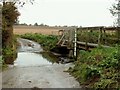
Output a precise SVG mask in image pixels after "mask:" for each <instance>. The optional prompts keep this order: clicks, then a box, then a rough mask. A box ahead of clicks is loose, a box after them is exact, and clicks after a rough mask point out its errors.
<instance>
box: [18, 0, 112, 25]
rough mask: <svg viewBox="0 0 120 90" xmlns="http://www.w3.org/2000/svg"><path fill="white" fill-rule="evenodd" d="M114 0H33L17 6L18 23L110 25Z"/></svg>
mask: <svg viewBox="0 0 120 90" xmlns="http://www.w3.org/2000/svg"><path fill="white" fill-rule="evenodd" d="M113 1H114V0H35V2H34V4H33V5H31V4H26V5H25V6H24V7H23V8H19V11H20V13H21V16H20V17H19V21H20V23H27V24H30V23H31V24H34V23H36V22H37V23H38V24H41V23H44V24H47V25H52V26H53V25H68V26H71V25H75V26H111V25H113V21H114V18H113V17H112V15H111V14H110V11H109V8H110V6H111V5H112V3H113Z"/></svg>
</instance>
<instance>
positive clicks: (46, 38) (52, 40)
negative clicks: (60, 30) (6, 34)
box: [20, 33, 58, 51]
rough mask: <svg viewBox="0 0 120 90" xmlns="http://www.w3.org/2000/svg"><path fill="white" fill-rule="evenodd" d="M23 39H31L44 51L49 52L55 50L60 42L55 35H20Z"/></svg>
mask: <svg viewBox="0 0 120 90" xmlns="http://www.w3.org/2000/svg"><path fill="white" fill-rule="evenodd" d="M20 37H21V38H25V39H30V40H33V41H35V42H38V43H39V44H40V45H41V46H42V47H43V49H44V50H46V51H49V50H50V49H52V48H54V47H55V45H56V43H57V42H58V38H57V36H54V35H42V34H37V33H36V34H30V33H29V34H24V35H20Z"/></svg>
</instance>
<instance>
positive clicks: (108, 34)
mask: <svg viewBox="0 0 120 90" xmlns="http://www.w3.org/2000/svg"><path fill="white" fill-rule="evenodd" d="M117 31H120V27H119V28H118V27H103V26H100V27H80V28H70V29H68V30H59V32H60V33H62V34H60V38H59V41H58V43H57V46H60V47H67V49H69V56H70V57H76V56H77V50H78V49H84V50H91V49H93V48H96V47H99V46H103V47H106V48H109V47H110V46H112V45H115V44H117V42H118V41H119V40H118V37H117V36H118V35H117Z"/></svg>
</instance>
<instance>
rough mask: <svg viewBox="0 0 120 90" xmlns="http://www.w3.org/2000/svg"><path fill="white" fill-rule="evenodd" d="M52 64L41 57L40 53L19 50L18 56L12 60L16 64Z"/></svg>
mask: <svg viewBox="0 0 120 90" xmlns="http://www.w3.org/2000/svg"><path fill="white" fill-rule="evenodd" d="M48 64H52V63H51V62H50V61H48V60H47V59H46V58H43V56H42V55H41V54H37V53H28V52H19V53H18V58H17V59H16V61H15V62H14V65H15V66H16V65H17V66H39V65H48Z"/></svg>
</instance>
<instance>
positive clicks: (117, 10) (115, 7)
mask: <svg viewBox="0 0 120 90" xmlns="http://www.w3.org/2000/svg"><path fill="white" fill-rule="evenodd" d="M110 12H111V14H112V15H113V16H114V17H116V18H117V22H116V23H117V26H119V27H120V0H116V2H115V3H114V4H112V6H111V7H110Z"/></svg>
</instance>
